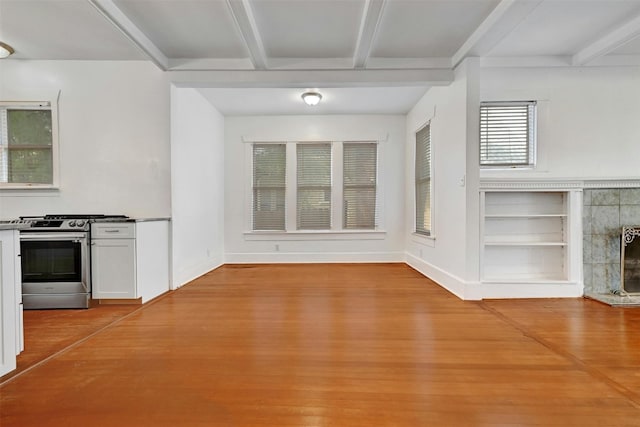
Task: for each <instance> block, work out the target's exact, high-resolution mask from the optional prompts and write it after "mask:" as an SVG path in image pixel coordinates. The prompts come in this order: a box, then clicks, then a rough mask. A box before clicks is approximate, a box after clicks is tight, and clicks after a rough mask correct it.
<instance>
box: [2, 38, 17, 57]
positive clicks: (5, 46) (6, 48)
mask: <svg viewBox="0 0 640 427" xmlns="http://www.w3.org/2000/svg"><path fill="white" fill-rule="evenodd" d="M13 52H15V51H14V50H13V48H12V47H11V46H9V45H8V44H6V43H2V42H0V58H6V57H7V56H9V55H11V54H12V53H13Z"/></svg>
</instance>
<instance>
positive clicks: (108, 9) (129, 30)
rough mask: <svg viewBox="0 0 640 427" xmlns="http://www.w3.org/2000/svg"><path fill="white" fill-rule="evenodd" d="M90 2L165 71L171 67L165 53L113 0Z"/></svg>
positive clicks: (91, 0) (92, 0) (89, 0)
mask: <svg viewBox="0 0 640 427" xmlns="http://www.w3.org/2000/svg"><path fill="white" fill-rule="evenodd" d="M88 2H89V3H90V4H91V5H93V6H94V7H95V8H96V9H97V10H98V12H100V13H101V14H102V15H103V16H104V17H105V18H106V19H107V20H108V21H109V22H111V24H113V25H114V26H115V27H116V28H117V29H118V30H120V32H122V34H124V35H125V37H127V38H128V39H129V40H131V41H132V42H133V44H135V45H136V46H137V47H138V48H139V49H140V50H142V51H143V52H144V53H145V55H147V56H148V57H149V59H150V60H151V61H153V63H154V64H156V65H157V66H158V68H160V69H161V70H163V71H167V70H168V69H169V59H168V58H167V57H166V56H165V54H164V53H162V51H161V50H160V49H158V47H157V46H156V45H155V44H154V43H153V42H152V41H151V40H150V39H149V38H148V37H147V36H146V35H145V34H144V33H143V32H142V31H141V30H140V28H138V27H137V26H136V24H134V23H133V22H132V21H131V20H130V19H129V17H128V16H127V15H125V14H124V13H123V12H122V11H121V10H120V8H118V6H116V4H115V3H114V2H113V0H88Z"/></svg>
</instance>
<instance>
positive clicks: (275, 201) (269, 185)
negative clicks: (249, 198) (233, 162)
mask: <svg viewBox="0 0 640 427" xmlns="http://www.w3.org/2000/svg"><path fill="white" fill-rule="evenodd" d="M285 185H286V145H285V144H254V145H253V229H254V230H285Z"/></svg>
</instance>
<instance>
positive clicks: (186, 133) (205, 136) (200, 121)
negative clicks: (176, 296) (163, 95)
mask: <svg viewBox="0 0 640 427" xmlns="http://www.w3.org/2000/svg"><path fill="white" fill-rule="evenodd" d="M171 194H172V203H171V217H172V242H173V257H172V258H173V274H172V276H173V280H172V282H173V286H174V288H175V287H179V286H182V285H183V284H185V283H186V282H188V281H190V280H192V279H194V278H196V277H198V276H200V275H202V274H204V273H206V272H207V271H209V270H211V269H213V268H216V267H218V266H219V265H221V264H222V262H223V259H224V117H223V116H222V115H221V114H220V113H219V112H218V111H217V110H216V109H215V108H214V107H213V106H212V105H211V104H210V103H209V102H208V101H207V100H206V99H205V98H204V97H203V96H202V95H201V94H200V93H199V92H198V91H197V90H196V89H180V88H176V87H172V88H171Z"/></svg>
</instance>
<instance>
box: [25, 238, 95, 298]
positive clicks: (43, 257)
mask: <svg viewBox="0 0 640 427" xmlns="http://www.w3.org/2000/svg"><path fill="white" fill-rule="evenodd" d="M88 239H89V233H88V232H71V231H67V232H55V231H54V232H43V231H42V232H41V231H34V229H28V230H23V231H21V233H20V251H21V257H22V302H23V304H24V308H25V309H35V308H38V309H41V308H88V306H89V296H90V293H91V274H90V271H89V268H90V263H89V260H88V256H89V252H88V250H87V248H88V247H89V246H88Z"/></svg>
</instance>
